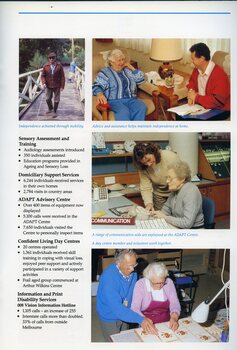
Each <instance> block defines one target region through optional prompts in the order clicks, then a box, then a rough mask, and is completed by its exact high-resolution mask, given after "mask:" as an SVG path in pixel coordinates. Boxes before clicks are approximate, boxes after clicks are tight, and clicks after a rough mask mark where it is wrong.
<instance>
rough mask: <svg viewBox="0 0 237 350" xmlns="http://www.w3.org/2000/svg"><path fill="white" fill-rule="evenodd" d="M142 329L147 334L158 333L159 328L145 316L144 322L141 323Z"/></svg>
mask: <svg viewBox="0 0 237 350" xmlns="http://www.w3.org/2000/svg"><path fill="white" fill-rule="evenodd" d="M141 326H142V329H143V330H144V332H145V333H147V334H158V330H157V328H156V327H155V326H154V324H153V322H152V321H151V320H150V319H149V318H147V317H145V318H144V320H143V322H142V323H141Z"/></svg>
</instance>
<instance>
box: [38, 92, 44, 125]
mask: <svg viewBox="0 0 237 350" xmlns="http://www.w3.org/2000/svg"><path fill="white" fill-rule="evenodd" d="M41 91H42V92H41V99H40V104H39V107H38V111H37V116H36V117H37V119H38V116H39V112H40V108H41V105H42V101H43V95H45V89H43V88H42V89H41Z"/></svg>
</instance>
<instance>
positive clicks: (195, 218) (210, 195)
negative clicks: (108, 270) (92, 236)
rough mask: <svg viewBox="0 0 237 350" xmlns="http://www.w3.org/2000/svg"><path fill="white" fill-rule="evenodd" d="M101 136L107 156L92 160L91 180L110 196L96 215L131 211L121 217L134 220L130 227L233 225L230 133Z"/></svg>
mask: <svg viewBox="0 0 237 350" xmlns="http://www.w3.org/2000/svg"><path fill="white" fill-rule="evenodd" d="M100 136H101V137H104V147H105V149H106V150H107V151H106V152H107V153H106V154H103V155H98V156H97V155H93V156H92V173H93V176H92V181H93V186H94V188H96V187H99V188H102V187H105V188H107V189H108V191H109V193H108V198H107V200H106V201H100V200H98V201H93V204H92V206H93V208H92V216H93V217H96V215H98V216H100V217H103V218H111V217H112V215H113V217H114V216H115V214H116V215H117V217H119V215H120V212H121V213H122V212H123V210H125V209H126V208H128V212H127V213H125V214H124V213H123V214H121V215H120V216H122V217H126V216H127V217H129V216H132V217H134V218H135V222H136V226H131V228H134V227H136V228H146V227H145V226H144V227H143V225H144V223H146V221H148V222H155V223H156V222H159V221H160V220H163V221H164V222H165V223H166V224H168V225H169V227H170V228H179V229H198V230H201V229H214V228H216V229H225V228H229V227H230V134H229V133H146V134H141V133H123V134H117V133H104V134H102V135H100ZM129 140H130V141H129ZM124 145H125V148H127V150H128V151H126V150H125V149H124ZM129 145H130V148H129ZM102 151H103V149H102ZM108 179H109V180H110V181H112V182H110V184H108ZM110 189H111V191H110ZM114 189H117V191H114ZM94 191H95V189H94ZM115 192H116V193H115ZM116 205H117V209H116V210H114V207H116ZM123 205H124V206H123ZM111 208H112V209H111ZM152 220H153V221H152ZM154 220H155V221H154ZM138 224H140V226H137V225H138ZM107 226H110V225H107ZM151 228H156V227H155V226H154V227H151ZM164 228H167V227H166V226H164Z"/></svg>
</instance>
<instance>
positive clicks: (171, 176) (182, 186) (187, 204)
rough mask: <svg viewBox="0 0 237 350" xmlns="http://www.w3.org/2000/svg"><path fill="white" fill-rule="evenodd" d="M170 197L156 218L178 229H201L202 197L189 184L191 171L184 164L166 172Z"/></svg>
mask: <svg viewBox="0 0 237 350" xmlns="http://www.w3.org/2000/svg"><path fill="white" fill-rule="evenodd" d="M166 181H167V184H168V186H169V190H170V192H171V193H170V195H169V198H168V199H167V201H166V203H165V204H164V206H163V207H162V209H161V210H160V211H156V212H155V213H154V216H155V217H156V218H160V219H161V218H164V219H165V220H166V221H167V222H168V223H169V224H171V225H173V226H176V227H179V228H196V229H198V228H203V227H204V216H203V211H202V196H201V193H200V191H199V189H198V188H197V186H196V185H194V184H193V183H192V182H191V170H190V168H189V165H188V164H187V163H185V162H181V161H180V162H178V163H176V164H173V165H170V166H169V167H168V172H167V180H166Z"/></svg>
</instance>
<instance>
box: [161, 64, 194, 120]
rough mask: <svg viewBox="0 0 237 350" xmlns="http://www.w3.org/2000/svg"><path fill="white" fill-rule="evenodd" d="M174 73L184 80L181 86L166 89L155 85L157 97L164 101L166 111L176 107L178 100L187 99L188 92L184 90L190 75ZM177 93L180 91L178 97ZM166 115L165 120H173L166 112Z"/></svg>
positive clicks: (179, 72)
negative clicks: (158, 92)
mask: <svg viewBox="0 0 237 350" xmlns="http://www.w3.org/2000/svg"><path fill="white" fill-rule="evenodd" d="M175 73H176V74H178V75H181V76H182V77H183V78H184V80H183V82H182V83H181V84H179V85H176V86H175V87H172V88H167V87H166V86H159V85H157V86H158V87H159V91H160V95H159V96H160V97H162V98H163V99H164V100H165V103H166V109H169V108H171V107H175V106H177V104H178V100H180V99H182V98H185V97H187V92H188V90H187V89H185V88H186V85H187V83H188V80H189V77H190V74H188V73H185V72H181V71H178V70H177V71H175ZM179 91H180V95H179ZM181 92H182V93H181ZM166 115H167V120H173V118H172V114H171V113H169V112H166Z"/></svg>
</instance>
